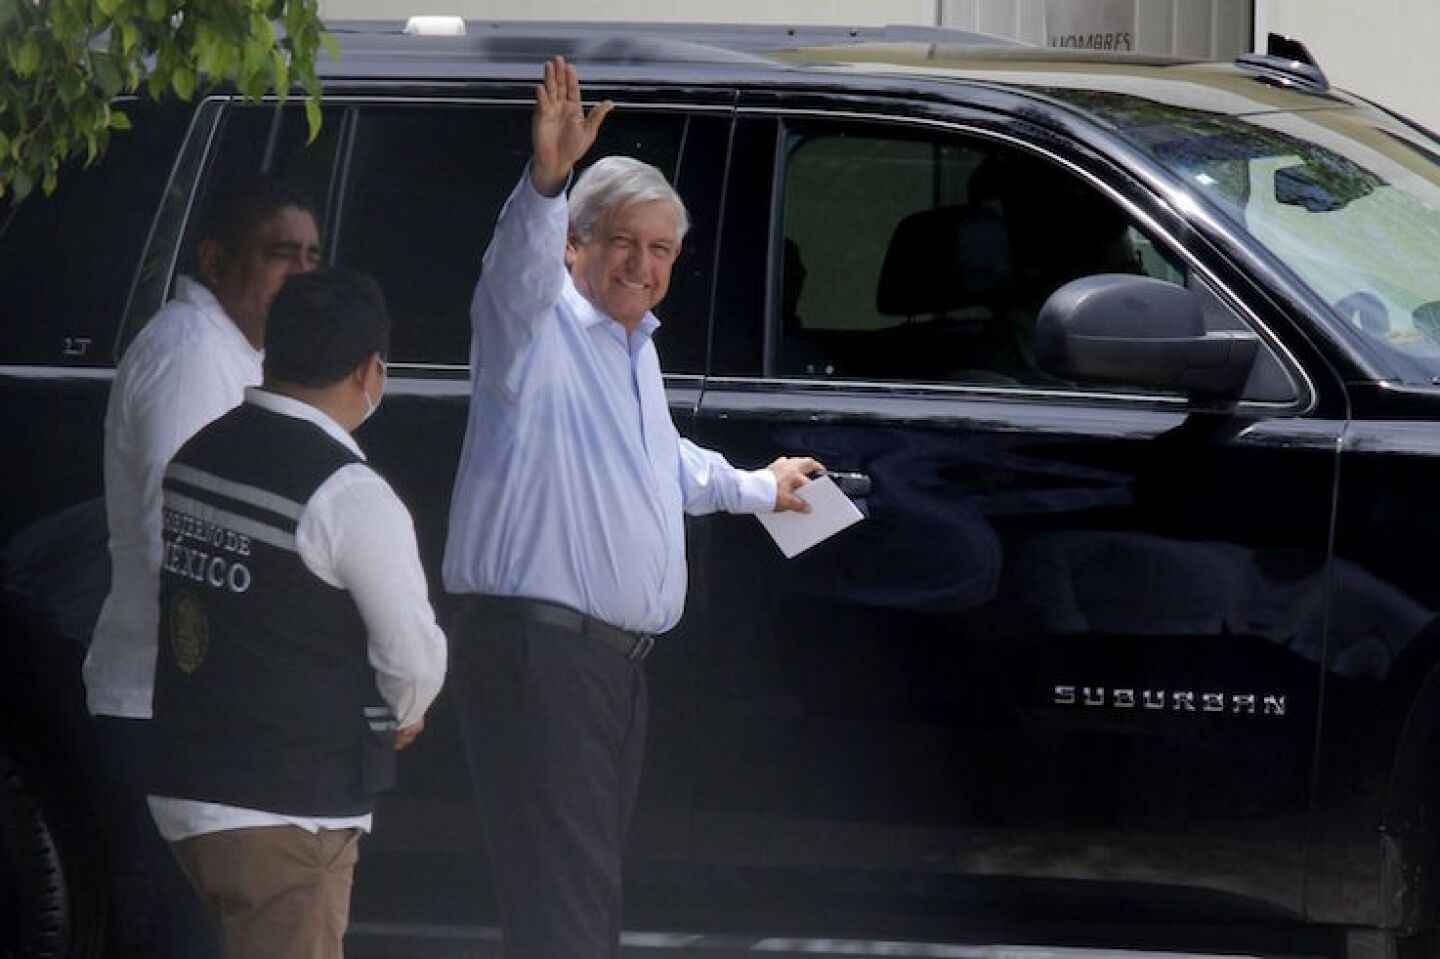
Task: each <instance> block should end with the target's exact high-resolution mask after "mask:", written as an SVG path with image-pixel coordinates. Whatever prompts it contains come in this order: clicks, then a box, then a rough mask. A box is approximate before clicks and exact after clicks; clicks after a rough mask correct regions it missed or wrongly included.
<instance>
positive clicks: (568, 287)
mask: <svg viewBox="0 0 1440 959" xmlns="http://www.w3.org/2000/svg"><path fill="white" fill-rule="evenodd" d="M561 296H562V297H563V298H564V300H565V304H566V305H567V306H568V307H569V308H570V312H572V313H574V314H575V318H576V319H577V320H579V321H580V325H581V326H582V327H583V328H585V329H587V330H588V329H591V328H593V327H596V326H599V325H600V324H601V323H611V324H613V325H614V326H615V328H616V329H618V330H619V331H620V332H621V334H622V335H624V334H626V333H628V332H629V331H628V330H626V329H625V327H624V325H623V324H621V323H619V322H617V321H616V320H615V319H613V318H612V317H611V316H610V314H608V313H606V312H605V311H604V310H601V309H600V308H599V307H597V306H596V305H595V304H594V303H591V302H590V301H589V300H587V299H586V298H585V294H584V293H581V292H580V288H579V287H577V286H576V285H575V279H574V277H572V276H570V275H569V274H568V273H567V274H566V275H565V288H564V290H563V291H562V292H561ZM658 329H660V320H659V318H657V317H656V316H655V314H654V313H651V312H648V311H647V312H646V313H645V316H644V317H643V318H642V319H641V320H640V326H639V327H637V328H636V331H635V332H636V333H637V334H638V336H636V337H634V339H633V343H632V346H631V350H632V352H634V351H638V350H639V348H640V347H641V346H643V345H644V344H645V341H646V340H648V339H649V338H650V337H651V336H653V335H654V334H655V331H656V330H658ZM627 339H628V337H627Z"/></svg>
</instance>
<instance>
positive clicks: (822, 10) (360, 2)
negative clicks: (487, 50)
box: [320, 0, 937, 26]
mask: <svg viewBox="0 0 1440 959" xmlns="http://www.w3.org/2000/svg"><path fill="white" fill-rule="evenodd" d="M936 11H937V0H727V2H725V3H716V2H715V0H609V2H595V0H590V2H579V0H320V15H321V16H322V17H325V18H326V19H352V18H353V19H391V20H403V19H405V18H406V17H407V16H409V15H411V14H415V13H449V14H457V15H460V16H464V17H469V18H473V19H495V20H688V21H701V22H704V21H710V22H720V23H843V24H851V25H855V26H880V25H883V24H886V23H924V24H931V25H933V24H935V23H936V22H937V20H936V17H937V12H936Z"/></svg>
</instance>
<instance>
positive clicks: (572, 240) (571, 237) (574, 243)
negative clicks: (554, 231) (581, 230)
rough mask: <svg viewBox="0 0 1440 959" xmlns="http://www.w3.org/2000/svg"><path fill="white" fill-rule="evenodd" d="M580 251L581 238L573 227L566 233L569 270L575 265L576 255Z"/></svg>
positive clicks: (566, 264)
mask: <svg viewBox="0 0 1440 959" xmlns="http://www.w3.org/2000/svg"><path fill="white" fill-rule="evenodd" d="M579 252H580V238H579V237H578V236H576V235H575V231H574V230H573V229H572V230H570V231H569V232H567V233H566V234H565V268H566V269H567V270H568V269H569V268H570V267H572V266H574V265H575V256H576V254H577V253H579Z"/></svg>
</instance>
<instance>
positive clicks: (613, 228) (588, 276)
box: [566, 200, 680, 331]
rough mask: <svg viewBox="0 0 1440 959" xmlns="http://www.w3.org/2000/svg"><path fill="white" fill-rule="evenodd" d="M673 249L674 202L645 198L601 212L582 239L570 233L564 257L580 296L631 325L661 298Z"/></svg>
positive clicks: (676, 238) (676, 251)
mask: <svg viewBox="0 0 1440 959" xmlns="http://www.w3.org/2000/svg"><path fill="white" fill-rule="evenodd" d="M679 255H680V230H679V218H678V216H677V214H676V210H675V205H674V204H673V203H671V202H670V201H668V200H647V201H644V202H642V203H633V204H631V205H630V206H627V207H622V208H621V209H619V210H617V211H616V212H614V213H611V214H610V215H609V216H605V217H602V218H601V219H600V221H599V222H598V223H596V224H595V228H594V229H593V230H591V232H590V237H589V239H587V240H581V239H579V237H577V236H575V235H574V234H573V233H572V234H571V236H570V244H569V247H568V248H567V253H566V260H567V262H568V263H569V264H570V275H571V276H572V277H573V278H574V279H575V287H576V289H578V290H579V291H580V293H581V294H582V295H583V296H584V297H585V299H587V300H589V301H590V302H591V303H593V304H594V305H595V306H596V307H597V308H598V309H599V310H601V311H602V312H604V313H605V314H606V315H607V316H609V317H610V318H611V319H612V320H615V321H616V322H618V323H620V324H621V325H622V326H624V327H625V329H626V330H631V331H633V330H634V329H635V328H636V327H637V326H639V325H640V321H641V320H642V319H644V318H645V314H646V313H647V312H649V311H650V310H652V309H654V307H655V305H656V304H657V303H659V302H660V301H661V300H662V299H664V298H665V293H666V292H667V291H668V290H669V289H670V269H671V267H672V266H674V265H675V258H676V257H677V256H679Z"/></svg>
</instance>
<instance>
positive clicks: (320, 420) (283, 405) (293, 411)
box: [245, 386, 365, 460]
mask: <svg viewBox="0 0 1440 959" xmlns="http://www.w3.org/2000/svg"><path fill="white" fill-rule="evenodd" d="M245 402H247V403H250V404H253V405H255V406H258V407H260V408H261V409H262V410H269V411H270V412H271V413H279V414H280V415H281V416H292V417H294V418H295V419H297V420H305V421H306V422H308V423H314V424H315V425H316V426H318V427H320V428H321V429H322V430H324V431H325V432H326V433H327V434H328V435H329V436H330V438H331V439H333V440H335V442H337V443H339V444H341V445H342V446H344V447H345V448H346V449H347V450H349V451H350V452H352V453H354V454H355V455H356V456H358V457H360V458H361V459H362V460H363V459H364V458H365V453H364V451H362V450H361V449H360V445H359V444H358V443H356V442H355V437H353V436H351V435H350V434H349V433H347V432H345V427H343V426H341V425H340V424H339V423H337V422H335V421H334V420H333V419H331V418H330V415H329V414H328V413H326V412H324V411H323V410H321V409H318V408H317V407H314V406H311V405H310V404H309V403H306V402H304V401H302V400H297V399H295V397H293V396H284V395H283V394H280V393H272V392H270V391H269V390H266V389H261V388H260V387H258V386H247V387H245Z"/></svg>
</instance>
